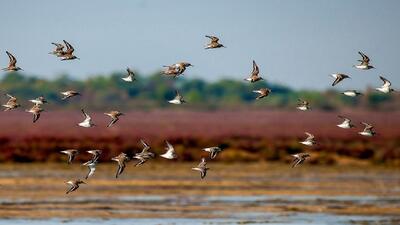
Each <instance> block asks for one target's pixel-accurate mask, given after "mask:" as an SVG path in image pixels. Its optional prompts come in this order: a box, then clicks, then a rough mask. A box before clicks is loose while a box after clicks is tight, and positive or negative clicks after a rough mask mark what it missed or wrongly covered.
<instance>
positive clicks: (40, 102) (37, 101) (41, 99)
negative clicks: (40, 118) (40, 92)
mask: <svg viewBox="0 0 400 225" xmlns="http://www.w3.org/2000/svg"><path fill="white" fill-rule="evenodd" d="M29 101H30V102H32V103H33V104H35V105H43V104H45V103H47V100H46V99H45V98H44V97H43V96H39V97H37V98H35V99H31V100H29Z"/></svg>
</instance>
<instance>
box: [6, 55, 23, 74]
mask: <svg viewBox="0 0 400 225" xmlns="http://www.w3.org/2000/svg"><path fill="white" fill-rule="evenodd" d="M6 53H7V55H8V58H9V60H10V61H9V63H8V66H7V67H6V68H3V69H2V70H3V71H18V70H23V69H22V68H20V67H18V66H17V59H16V58H15V57H14V56H13V55H12V54H11V53H10V52H8V51H6Z"/></svg>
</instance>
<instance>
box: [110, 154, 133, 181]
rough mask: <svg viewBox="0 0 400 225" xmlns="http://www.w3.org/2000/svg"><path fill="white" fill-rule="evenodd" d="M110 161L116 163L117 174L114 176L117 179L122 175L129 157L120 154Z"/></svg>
mask: <svg viewBox="0 0 400 225" xmlns="http://www.w3.org/2000/svg"><path fill="white" fill-rule="evenodd" d="M111 160H113V161H116V162H117V163H118V170H117V173H116V174H115V178H118V176H119V175H121V174H122V172H123V171H124V169H125V166H126V165H125V162H128V161H129V157H128V156H127V155H126V154H125V153H123V152H122V153H120V154H119V155H118V156H116V157H113V158H112V159H111Z"/></svg>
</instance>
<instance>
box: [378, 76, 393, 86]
mask: <svg viewBox="0 0 400 225" xmlns="http://www.w3.org/2000/svg"><path fill="white" fill-rule="evenodd" d="M379 78H380V79H381V80H382V81H383V87H389V86H390V85H392V83H390V81H389V80H388V79H386V78H384V77H382V76H379Z"/></svg>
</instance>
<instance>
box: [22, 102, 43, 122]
mask: <svg viewBox="0 0 400 225" xmlns="http://www.w3.org/2000/svg"><path fill="white" fill-rule="evenodd" d="M26 111H27V112H29V113H32V114H33V122H34V123H35V122H36V121H37V120H38V119H39V118H40V113H41V112H43V111H44V110H43V109H42V108H40V105H33V107H32V108H30V109H29V110H26Z"/></svg>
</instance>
